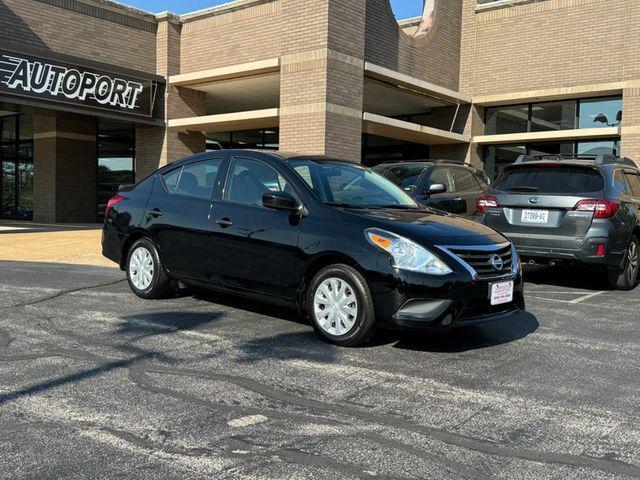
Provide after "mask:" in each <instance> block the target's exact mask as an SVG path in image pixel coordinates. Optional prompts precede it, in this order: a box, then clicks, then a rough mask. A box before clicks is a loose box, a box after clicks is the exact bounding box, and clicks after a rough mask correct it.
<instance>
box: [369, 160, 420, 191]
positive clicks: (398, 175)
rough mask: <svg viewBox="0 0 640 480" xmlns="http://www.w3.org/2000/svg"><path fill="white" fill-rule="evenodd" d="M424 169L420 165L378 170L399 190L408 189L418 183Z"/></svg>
mask: <svg viewBox="0 0 640 480" xmlns="http://www.w3.org/2000/svg"><path fill="white" fill-rule="evenodd" d="M423 170H424V167H423V166H421V165H397V166H392V167H388V168H384V169H381V170H379V171H378V172H377V173H380V174H382V175H383V176H385V177H386V178H387V179H388V180H391V181H392V182H393V183H395V184H396V185H398V186H399V187H400V188H408V187H411V186H412V185H416V184H417V183H418V179H419V178H420V175H422V172H423Z"/></svg>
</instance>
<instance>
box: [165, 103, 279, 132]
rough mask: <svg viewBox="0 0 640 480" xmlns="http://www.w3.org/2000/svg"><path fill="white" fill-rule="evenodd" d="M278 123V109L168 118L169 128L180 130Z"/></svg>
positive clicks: (205, 130)
mask: <svg viewBox="0 0 640 480" xmlns="http://www.w3.org/2000/svg"><path fill="white" fill-rule="evenodd" d="M279 123H280V120H279V109H277V108H268V109H266V110H252V111H249V112H235V113H223V114H220V115H205V116H201V117H190V118H178V119H174V120H169V128H170V129H172V130H181V131H196V132H211V133H212V132H226V131H229V130H253V129H256V128H270V127H277V126H278V125H279Z"/></svg>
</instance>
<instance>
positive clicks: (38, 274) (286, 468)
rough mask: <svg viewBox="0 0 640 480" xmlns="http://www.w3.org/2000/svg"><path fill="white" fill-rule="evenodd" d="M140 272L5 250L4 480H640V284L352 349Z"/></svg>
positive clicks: (571, 290)
mask: <svg viewBox="0 0 640 480" xmlns="http://www.w3.org/2000/svg"><path fill="white" fill-rule="evenodd" d="M123 278H124V277H123V274H122V273H121V272H119V271H118V270H116V269H111V268H100V267H86V266H70V265H61V264H58V265H55V264H34V263H24V262H0V430H1V431H2V435H0V478H3V479H4V478H7V479H9V478H10V479H33V478H38V479H46V478H55V479H61V478H74V479H77V478H95V479H102V478H104V479H112V478H126V479H133V478H141V479H144V478H153V479H164V478H171V479H174V478H190V479H198V478H216V479H232V478H233V479H242V478H251V479H283V478H287V479H298V478H312V479H315V478H317V479H325V478H348V479H350V478H354V479H370V478H374V479H377V478H380V479H408V478H415V479H467V478H474V479H475V478H478V479H488V478H497V479H536V480H540V479H563V480H564V479H581V480H582V479H596V478H597V479H614V478H615V479H627V478H640V402H639V399H640V333H639V328H638V327H639V326H640V288H639V289H636V290H635V291H633V292H625V293H620V292H612V291H608V290H607V289H606V287H605V286H604V283H605V282H604V279H602V278H598V277H597V276H594V275H590V274H586V273H584V272H577V273H574V272H567V271H564V270H548V269H547V270H533V271H528V272H527V279H528V280H529V282H528V284H527V302H528V310H529V313H526V314H523V315H521V316H519V317H517V318H515V319H512V320H511V321H509V322H503V323H499V324H493V325H485V326H481V327H474V328H467V329H464V330H459V331H455V332H452V333H448V334H445V335H415V334H397V333H389V332H383V333H380V334H378V335H377V336H376V337H375V338H374V341H373V342H372V344H371V345H369V346H367V347H365V348H359V349H341V348H337V347H333V346H330V345H326V344H324V343H322V342H320V341H319V340H318V339H317V337H316V336H315V334H314V333H313V331H312V330H311V328H310V327H309V326H308V325H306V324H304V323H302V322H300V321H299V320H298V319H297V318H296V315H295V313H294V312H290V311H286V310H280V309H276V308H273V307H269V306H265V305H263V304H258V303H253V302H248V301H246V300H238V299H233V298H229V297H224V296H219V295H215V294H203V293H202V292H195V293H194V292H192V293H191V294H188V295H187V294H183V295H178V296H176V297H175V298H171V299H167V300H163V301H155V302H148V301H142V300H139V299H137V298H136V297H134V296H133V295H132V294H131V293H129V290H128V287H127V285H126V283H125V282H124V281H123Z"/></svg>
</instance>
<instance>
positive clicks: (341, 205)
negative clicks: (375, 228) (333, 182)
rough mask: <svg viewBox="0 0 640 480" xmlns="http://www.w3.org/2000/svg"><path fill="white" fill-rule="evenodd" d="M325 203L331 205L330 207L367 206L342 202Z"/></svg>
mask: <svg viewBox="0 0 640 480" xmlns="http://www.w3.org/2000/svg"><path fill="white" fill-rule="evenodd" d="M325 205H329V206H330V207H340V208H360V209H362V208H367V206H366V205H353V204H352V203H340V202H325Z"/></svg>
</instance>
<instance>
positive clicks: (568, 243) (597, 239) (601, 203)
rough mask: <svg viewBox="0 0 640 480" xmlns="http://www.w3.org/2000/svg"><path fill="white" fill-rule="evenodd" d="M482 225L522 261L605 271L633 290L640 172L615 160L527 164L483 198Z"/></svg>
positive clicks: (535, 159) (523, 160) (546, 159)
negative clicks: (510, 243)
mask: <svg viewBox="0 0 640 480" xmlns="http://www.w3.org/2000/svg"><path fill="white" fill-rule="evenodd" d="M476 215H477V219H478V220H479V221H481V222H482V223H484V224H486V225H489V226H491V227H493V228H495V229H496V230H498V231H500V232H502V233H503V234H504V235H506V236H507V237H509V239H510V240H511V241H513V243H514V244H515V246H516V249H517V250H518V253H520V256H521V257H522V259H523V261H525V262H528V263H544V264H552V265H553V264H556V263H559V262H569V263H575V264H581V265H588V266H592V267H597V268H600V269H602V270H603V271H606V273H607V276H608V279H609V283H610V284H611V286H612V287H613V288H617V289H620V290H631V289H633V288H634V287H635V286H636V283H637V281H638V270H639V266H640V259H639V253H640V170H639V169H638V167H637V166H636V164H635V163H634V162H633V161H632V160H630V159H628V158H619V157H615V156H613V155H570V156H568V155H560V156H555V155H554V156H548V155H545V156H524V155H523V156H521V157H520V158H519V159H518V160H517V161H516V162H515V164H513V165H510V166H509V167H507V168H506V170H505V171H504V172H503V173H502V175H501V176H500V177H499V178H498V180H497V181H496V183H495V185H494V186H493V187H492V189H490V190H489V191H487V193H486V194H485V195H484V196H482V197H480V199H479V200H478V206H477V212H476Z"/></svg>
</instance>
